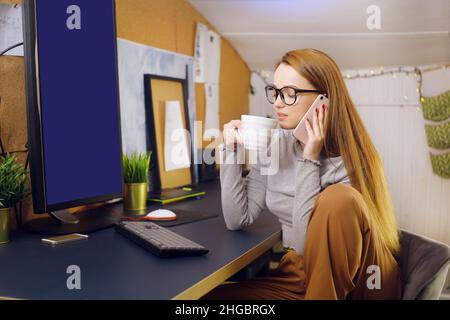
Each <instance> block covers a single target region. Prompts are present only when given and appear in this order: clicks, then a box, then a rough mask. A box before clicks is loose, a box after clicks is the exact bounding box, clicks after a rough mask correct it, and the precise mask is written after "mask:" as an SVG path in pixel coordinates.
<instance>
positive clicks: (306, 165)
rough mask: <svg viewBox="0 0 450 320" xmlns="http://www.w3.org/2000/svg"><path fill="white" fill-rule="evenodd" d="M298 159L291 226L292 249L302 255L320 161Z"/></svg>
mask: <svg viewBox="0 0 450 320" xmlns="http://www.w3.org/2000/svg"><path fill="white" fill-rule="evenodd" d="M298 161H299V164H298V166H297V172H296V178H295V180H296V185H295V196H294V209H293V210H294V212H293V216H292V227H293V231H294V233H293V234H294V239H293V240H294V249H295V251H296V252H297V253H298V254H299V255H303V250H304V247H305V240H306V230H307V227H308V221H309V217H310V216H311V212H312V209H313V207H314V202H315V199H316V197H317V195H318V194H319V193H320V163H319V162H318V161H311V160H306V159H298Z"/></svg>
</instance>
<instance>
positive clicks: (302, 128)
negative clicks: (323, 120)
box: [292, 94, 330, 144]
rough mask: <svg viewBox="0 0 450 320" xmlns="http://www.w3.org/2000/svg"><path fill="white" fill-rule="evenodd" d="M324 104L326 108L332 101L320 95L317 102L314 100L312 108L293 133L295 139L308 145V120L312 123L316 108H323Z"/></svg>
mask: <svg viewBox="0 0 450 320" xmlns="http://www.w3.org/2000/svg"><path fill="white" fill-rule="evenodd" d="M323 104H325V105H326V106H329V104H330V101H329V100H328V98H327V97H325V96H324V95H323V94H319V95H318V96H317V98H316V100H314V102H313V103H312V104H311V107H309V109H308V111H306V113H305V115H304V116H303V118H302V120H300V122H299V123H298V125H297V127H296V128H295V129H294V131H293V132H292V134H293V135H294V137H296V138H297V139H298V140H299V141H301V142H302V143H303V144H306V143H307V142H308V131H307V130H306V119H308V118H309V120H310V121H311V120H312V117H313V112H314V110H316V108H318V107H321V106H322V105H323ZM311 125H312V122H311Z"/></svg>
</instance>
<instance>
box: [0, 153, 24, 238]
mask: <svg viewBox="0 0 450 320" xmlns="http://www.w3.org/2000/svg"><path fill="white" fill-rule="evenodd" d="M26 181H27V170H26V169H25V167H24V166H23V165H22V164H20V163H18V162H17V159H16V157H15V156H11V155H9V154H7V155H6V156H2V157H0V244H4V243H7V242H9V216H10V211H11V208H13V207H15V205H16V204H17V203H18V202H20V201H22V200H23V199H25V198H26V197H27V196H28V195H29V194H30V192H29V190H28V189H26V188H25V183H26Z"/></svg>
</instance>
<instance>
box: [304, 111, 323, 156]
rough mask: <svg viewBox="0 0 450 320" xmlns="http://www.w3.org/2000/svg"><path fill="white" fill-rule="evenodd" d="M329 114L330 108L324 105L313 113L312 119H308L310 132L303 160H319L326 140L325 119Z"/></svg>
mask: <svg viewBox="0 0 450 320" xmlns="http://www.w3.org/2000/svg"><path fill="white" fill-rule="evenodd" d="M327 113H328V106H327V105H325V104H323V105H322V106H320V107H318V108H316V110H315V111H314V112H313V116H312V119H310V118H307V119H306V131H307V132H308V142H307V143H306V145H305V147H304V148H303V159H309V160H316V161H317V160H319V157H320V152H321V151H322V148H323V143H324V140H325V130H324V128H325V119H326V116H327Z"/></svg>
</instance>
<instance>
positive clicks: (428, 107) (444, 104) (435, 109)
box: [420, 91, 450, 121]
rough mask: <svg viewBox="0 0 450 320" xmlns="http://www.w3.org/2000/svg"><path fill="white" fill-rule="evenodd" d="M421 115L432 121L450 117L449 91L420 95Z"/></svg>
mask: <svg viewBox="0 0 450 320" xmlns="http://www.w3.org/2000/svg"><path fill="white" fill-rule="evenodd" d="M420 102H421V103H422V107H423V117H424V118H425V119H427V120H432V121H444V120H446V119H448V118H449V117H450V91H447V92H444V93H442V94H440V95H437V96H434V97H421V98H420Z"/></svg>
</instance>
